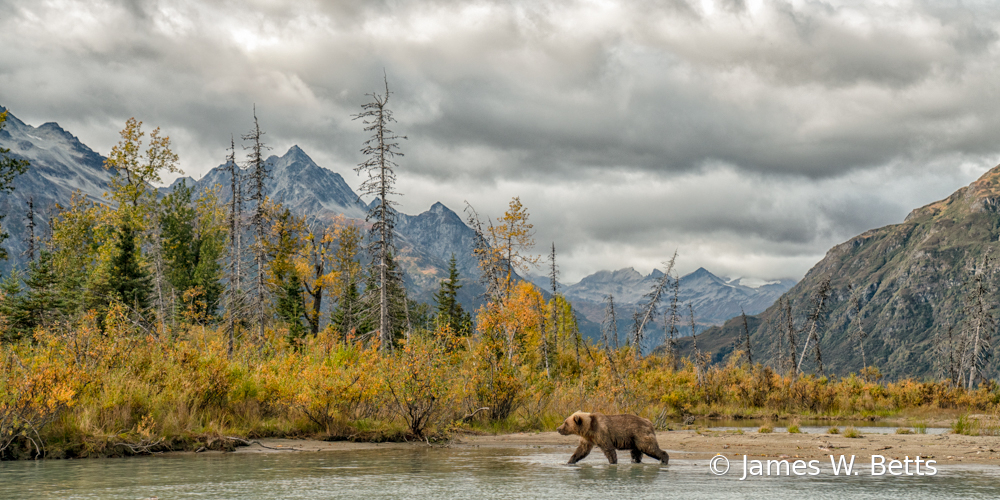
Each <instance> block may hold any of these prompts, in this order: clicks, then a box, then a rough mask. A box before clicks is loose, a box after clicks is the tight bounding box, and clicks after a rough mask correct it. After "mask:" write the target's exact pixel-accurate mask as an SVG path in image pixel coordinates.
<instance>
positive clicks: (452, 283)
mask: <svg viewBox="0 0 1000 500" xmlns="http://www.w3.org/2000/svg"><path fill="white" fill-rule="evenodd" d="M460 288H462V285H461V284H460V283H459V278H458V268H457V267H456V261H455V254H451V260H449V261H448V278H447V279H444V280H441V289H440V290H438V292H437V293H435V294H434V303H435V304H436V305H437V322H438V324H440V325H448V327H449V328H451V331H452V332H453V333H454V334H455V335H468V334H469V332H470V331H471V330H472V318H471V316H470V315H469V313H467V312H465V310H464V309H463V308H462V304H461V302H459V301H458V290H459V289H460Z"/></svg>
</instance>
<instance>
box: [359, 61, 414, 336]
mask: <svg viewBox="0 0 1000 500" xmlns="http://www.w3.org/2000/svg"><path fill="white" fill-rule="evenodd" d="M383 83H384V84H385V92H384V93H378V92H372V93H371V94H367V95H368V96H369V97H371V101H369V102H367V103H365V104H362V105H361V109H362V111H361V113H358V114H357V115H354V117H353V118H354V119H355V120H361V122H362V123H363V124H364V130H365V132H371V133H372V136H371V137H370V138H369V139H368V140H366V141H365V142H364V147H362V148H361V153H362V154H363V155H364V156H365V160H364V161H363V162H361V163H359V164H358V166H357V167H355V169H354V171H355V172H357V173H359V174H360V173H362V172H364V173H365V174H367V176H368V177H367V179H365V180H364V182H362V183H361V188H360V194H366V195H374V196H375V197H376V198H377V200H378V202H377V203H375V204H373V205H372V207H371V208H370V209H369V210H368V216H367V218H366V220H367V221H368V222H371V223H372V227H371V231H370V232H369V244H368V254H369V255H370V256H371V259H372V261H371V266H372V268H373V269H374V270H375V272H373V273H372V274H373V275H375V276H376V283H375V289H374V290H373V292H374V293H377V294H378V298H377V301H375V304H376V306H377V308H378V331H379V336H380V340H381V347H380V348H381V349H382V350H383V351H387V350H390V349H392V343H393V338H392V335H393V325H392V316H391V315H390V313H389V307H390V301H391V300H392V297H390V296H389V294H390V287H392V284H391V283H390V282H391V281H401V277H400V276H398V272H395V271H392V270H390V268H389V266H390V262H389V260H390V259H391V256H392V255H393V254H395V245H394V243H393V233H394V232H395V227H396V219H397V217H398V215H397V213H396V209H395V208H394V207H395V205H396V202H394V201H392V200H390V199H389V197H390V196H395V195H399V193H397V192H396V191H394V190H393V186H394V185H395V183H396V173H395V171H394V169H395V168H396V167H398V166H399V165H397V164H396V162H395V160H394V158H396V157H397V156H403V153H402V152H400V150H399V140H401V139H406V136H401V135H396V133H394V132H393V131H392V130H391V129H390V128H389V127H390V125H391V124H392V123H393V122H395V121H396V120H395V119H394V118H393V115H392V110H391V109H389V107H388V104H389V97H390V96H391V95H392V93H391V92H389V80H388V79H387V78H385V76H384V75H383ZM400 288H401V287H400ZM372 299H374V297H369V298H368V300H367V301H366V302H369V303H370V302H372Z"/></svg>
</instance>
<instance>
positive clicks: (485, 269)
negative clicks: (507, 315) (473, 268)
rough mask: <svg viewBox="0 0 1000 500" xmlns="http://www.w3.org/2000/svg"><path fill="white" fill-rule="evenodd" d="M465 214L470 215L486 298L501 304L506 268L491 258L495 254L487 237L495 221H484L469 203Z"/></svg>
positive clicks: (469, 223) (468, 218) (467, 219)
mask: <svg viewBox="0 0 1000 500" xmlns="http://www.w3.org/2000/svg"><path fill="white" fill-rule="evenodd" d="M465 212H466V213H467V214H468V216H467V218H466V222H467V223H468V225H469V227H470V228H472V231H473V233H474V234H475V251H474V255H475V256H476V257H477V258H478V260H479V270H480V272H481V274H480V278H479V279H480V282H481V283H482V284H483V288H485V289H486V291H485V298H486V299H487V300H488V301H492V302H499V301H501V300H502V299H503V297H504V290H505V286H504V266H503V264H502V262H501V261H500V260H499V259H496V258H491V255H492V254H493V253H494V252H493V249H492V248H491V247H490V243H489V240H488V239H487V237H486V234H487V232H490V233H492V230H491V229H492V228H493V221H492V220H491V219H490V218H489V217H487V218H486V220H483V218H481V217H480V216H479V212H476V209H475V208H473V207H472V205H471V204H470V203H469V202H468V201H466V202H465Z"/></svg>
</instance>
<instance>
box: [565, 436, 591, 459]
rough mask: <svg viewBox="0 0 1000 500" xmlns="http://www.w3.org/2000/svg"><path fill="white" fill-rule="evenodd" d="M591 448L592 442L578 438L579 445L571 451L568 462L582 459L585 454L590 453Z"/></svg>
mask: <svg viewBox="0 0 1000 500" xmlns="http://www.w3.org/2000/svg"><path fill="white" fill-rule="evenodd" d="M593 449H594V443H591V442H587V441H583V440H580V446H577V448H576V451H574V452H573V456H571V457H569V463H570V464H575V463H577V462H579V461H580V460H583V459H584V458H585V457H586V456H587V455H590V450H593Z"/></svg>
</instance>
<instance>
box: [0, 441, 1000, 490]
mask: <svg viewBox="0 0 1000 500" xmlns="http://www.w3.org/2000/svg"><path fill="white" fill-rule="evenodd" d="M622 455H624V456H621V455H620V457H621V458H624V459H625V460H626V461H627V457H628V455H627V453H625V454H622ZM567 456H568V452H567V450H564V449H554V448H539V449H532V448H473V447H455V448H422V447H421V448H418V447H414V448H412V449H383V450H365V451H351V452H346V451H340V452H321V453H317V452H282V453H226V454H219V453H212V454H198V455H195V454H167V455H163V456H149V457H135V458H128V459H90V460H42V461H21V462H4V463H0V499H4V500H7V499H22V498H23V499H80V500H83V499H101V500H118V499H128V500H138V499H146V498H158V499H160V500H167V499H182V498H184V499H188V498H190V499H244V500H245V499H277V498H281V499H339V498H407V499H409V498H416V499H424V498H434V499H452V498H496V499H504V500H515V499H522V498H546V499H574V500H576V499H584V498H586V499H597V498H601V499H603V498H611V497H617V498H629V499H646V498H683V499H684V500H696V499H711V500H719V499H731V498H767V499H783V498H788V499H831V500H844V499H847V498H867V499H894V500H895V499H907V500H909V499H921V498H926V499H933V500H947V499H973V498H998V497H1000V468H998V467H996V466H985V465H952V466H938V474H937V475H936V476H896V477H892V476H888V475H887V476H878V477H872V476H870V475H868V474H867V473H864V474H861V475H859V476H851V477H844V476H833V475H832V474H830V473H829V471H826V470H824V471H823V472H824V473H823V474H821V475H816V476H790V477H789V476H782V477H757V478H750V479H748V480H746V481H739V477H740V473H739V471H738V470H737V469H740V470H741V467H742V466H741V464H740V463H739V462H734V464H733V469H734V470H733V471H732V472H731V473H730V474H728V475H726V476H715V475H713V474H711V473H710V472H709V467H708V461H707V460H683V459H676V458H675V459H673V460H671V462H670V465H668V466H661V465H659V464H658V463H642V464H631V463H622V464H619V465H609V464H608V463H607V462H606V461H605V460H604V458H603V456H601V454H600V452H599V451H597V450H595V453H594V454H592V455H591V456H590V457H589V458H588V459H586V460H585V461H583V462H581V463H580V464H578V465H573V466H570V465H566V464H565V461H566V459H567ZM675 456H676V455H675ZM646 460H647V461H649V460H650V459H646Z"/></svg>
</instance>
